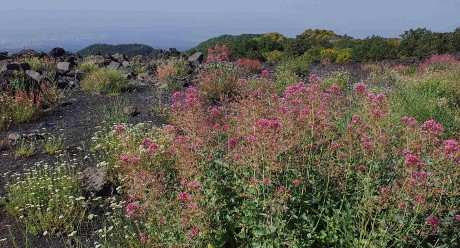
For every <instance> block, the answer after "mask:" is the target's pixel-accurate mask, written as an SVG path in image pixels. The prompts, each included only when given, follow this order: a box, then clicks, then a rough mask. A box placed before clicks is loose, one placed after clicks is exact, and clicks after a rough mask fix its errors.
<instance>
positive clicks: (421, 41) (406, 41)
mask: <svg viewBox="0 0 460 248" xmlns="http://www.w3.org/2000/svg"><path fill="white" fill-rule="evenodd" d="M401 38H402V40H401V46H400V54H401V55H402V56H408V57H410V56H417V57H428V56H429V55H432V54H442V53H446V52H447V50H448V44H447V42H448V36H447V34H445V33H434V32H432V31H430V30H428V29H426V28H418V29H415V30H413V29H410V30H408V31H405V32H404V34H402V35H401ZM454 49H455V48H454Z"/></svg>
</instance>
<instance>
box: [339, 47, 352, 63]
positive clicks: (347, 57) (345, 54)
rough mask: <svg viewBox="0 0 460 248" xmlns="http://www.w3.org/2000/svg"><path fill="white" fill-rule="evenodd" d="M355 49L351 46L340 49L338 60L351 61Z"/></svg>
mask: <svg viewBox="0 0 460 248" xmlns="http://www.w3.org/2000/svg"><path fill="white" fill-rule="evenodd" d="M352 54H353V50H352V49H351V48H346V49H343V50H340V51H339V52H338V54H337V60H336V61H337V62H350V61H351V56H352Z"/></svg>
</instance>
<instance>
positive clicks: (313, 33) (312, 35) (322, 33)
mask: <svg viewBox="0 0 460 248" xmlns="http://www.w3.org/2000/svg"><path fill="white" fill-rule="evenodd" d="M333 37H337V35H336V34H335V33H334V31H331V30H324V29H315V30H313V29H307V30H305V31H304V32H303V33H302V34H300V35H297V38H298V39H314V40H316V41H317V42H324V41H327V40H328V39H330V38H333Z"/></svg>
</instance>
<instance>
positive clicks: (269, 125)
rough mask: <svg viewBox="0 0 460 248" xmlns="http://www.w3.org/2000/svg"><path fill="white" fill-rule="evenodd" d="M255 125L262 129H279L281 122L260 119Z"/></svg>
mask: <svg viewBox="0 0 460 248" xmlns="http://www.w3.org/2000/svg"><path fill="white" fill-rule="evenodd" d="M257 127H258V128H260V129H263V130H274V131H280V130H281V128H282V124H281V123H280V122H279V121H278V120H267V119H260V120H259V122H257Z"/></svg>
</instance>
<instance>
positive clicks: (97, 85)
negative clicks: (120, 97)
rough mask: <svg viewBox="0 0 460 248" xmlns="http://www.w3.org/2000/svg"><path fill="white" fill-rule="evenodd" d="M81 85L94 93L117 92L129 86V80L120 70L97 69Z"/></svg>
mask: <svg viewBox="0 0 460 248" xmlns="http://www.w3.org/2000/svg"><path fill="white" fill-rule="evenodd" d="M81 86H82V88H83V89H84V90H86V91H89V92H93V93H98V94H117V93H120V92H121V91H122V90H125V89H127V88H128V80H127V79H126V78H125V76H124V75H123V73H122V72H120V71H116V70H109V69H97V70H96V71H93V72H91V73H90V74H88V75H87V76H86V77H85V78H84V80H83V81H82V83H81Z"/></svg>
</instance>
